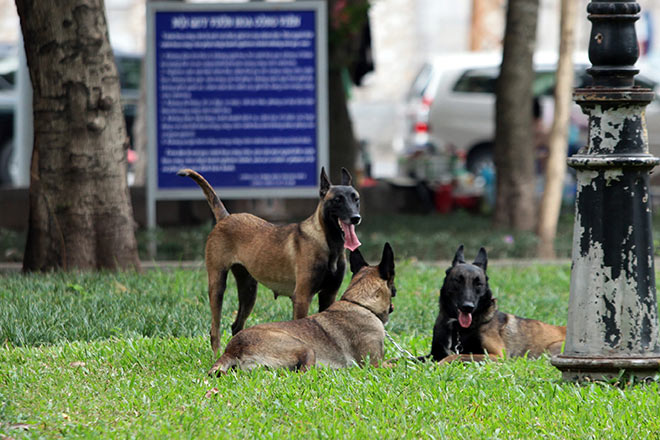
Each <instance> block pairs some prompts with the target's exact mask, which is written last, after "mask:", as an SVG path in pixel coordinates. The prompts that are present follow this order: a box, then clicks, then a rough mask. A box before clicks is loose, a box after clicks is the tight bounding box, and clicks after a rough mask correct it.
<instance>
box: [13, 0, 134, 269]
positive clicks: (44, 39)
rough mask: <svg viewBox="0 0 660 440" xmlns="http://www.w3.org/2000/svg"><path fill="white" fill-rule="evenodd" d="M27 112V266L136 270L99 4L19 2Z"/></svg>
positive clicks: (122, 146) (111, 66) (89, 0)
mask: <svg viewBox="0 0 660 440" xmlns="http://www.w3.org/2000/svg"><path fill="white" fill-rule="evenodd" d="M16 6H17V9H18V14H19V17H20V23H21V29H22V32H23V36H24V42H25V52H26V56H27V62H28V67H29V71H30V79H31V82H32V88H33V90H34V94H33V109H34V110H33V111H34V146H33V153H32V165H31V175H30V195H29V198H30V202H29V203H30V215H29V225H28V239H27V244H26V250H25V257H24V260H23V269H24V270H25V271H34V270H50V269H56V268H63V269H65V270H66V269H74V268H77V269H100V268H111V269H117V268H130V267H135V268H139V260H138V254H137V243H136V240H135V230H134V228H135V226H134V221H133V212H132V208H131V203H130V194H129V191H128V185H127V182H126V149H127V146H128V137H127V135H126V127H125V122H124V118H123V116H122V109H121V102H120V86H119V75H118V74H117V68H116V66H115V63H114V56H113V53H112V49H111V47H110V43H109V38H108V29H107V23H106V18H105V6H104V3H103V0H60V1H58V2H45V1H44V2H41V1H40V2H33V1H28V0H16Z"/></svg>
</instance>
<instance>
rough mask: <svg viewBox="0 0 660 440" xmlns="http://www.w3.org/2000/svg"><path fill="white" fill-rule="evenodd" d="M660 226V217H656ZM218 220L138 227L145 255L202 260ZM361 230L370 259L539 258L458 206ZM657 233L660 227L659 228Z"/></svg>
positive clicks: (2, 236)
mask: <svg viewBox="0 0 660 440" xmlns="http://www.w3.org/2000/svg"><path fill="white" fill-rule="evenodd" d="M655 224H656V229H660V217H656V220H655ZM212 227H213V224H212V223H210V222H208V223H206V224H204V225H201V226H195V227H190V226H185V227H177V228H159V229H157V230H156V231H155V232H152V233H150V232H147V231H145V230H140V231H138V235H137V237H138V246H139V252H140V258H141V259H142V260H143V261H145V260H150V259H151V258H150V257H149V253H148V244H149V240H150V239H154V240H155V241H156V243H157V244H158V246H157V248H158V251H157V255H156V260H159V261H163V260H170V261H172V260H174V261H202V260H203V258H204V245H205V243H206V237H207V235H208V233H209V232H210V231H211V228H212ZM572 230H573V216H572V213H571V214H570V215H568V214H566V215H563V216H562V218H561V221H560V224H559V232H558V236H557V241H556V247H557V251H558V256H559V257H562V258H568V257H570V254H571V240H572ZM357 233H358V236H359V238H360V240H361V241H362V247H361V248H360V249H361V251H362V253H363V254H364V255H365V257H366V258H367V259H377V258H380V253H381V252H382V249H383V243H385V242H386V241H389V242H390V244H391V245H392V247H393V249H394V252H395V255H396V257H397V259H399V258H416V259H419V260H423V261H434V260H448V259H451V258H452V257H453V255H454V252H455V251H456V248H457V247H458V245H460V244H464V245H465V248H466V255H468V256H471V255H476V252H477V251H478V250H479V247H481V246H484V247H485V248H486V250H487V251H488V253H489V257H490V258H492V259H501V258H527V259H528V258H533V257H534V256H535V255H536V236H535V235H534V234H533V233H529V232H528V233H520V232H518V233H516V232H512V231H508V230H500V229H493V227H492V225H491V220H490V217H488V216H485V215H472V214H468V213H466V212H462V211H458V212H453V213H450V214H431V215H404V214H392V215H380V216H368V217H366V216H365V218H364V220H363V222H362V224H361V225H360V226H358V228H357ZM656 236H660V235H658V233H656ZM24 243H25V233H18V232H14V231H9V230H2V229H0V261H3V262H12V261H13V262H20V261H21V260H22V257H23V251H24V246H25V244H24ZM656 247H657V246H656Z"/></svg>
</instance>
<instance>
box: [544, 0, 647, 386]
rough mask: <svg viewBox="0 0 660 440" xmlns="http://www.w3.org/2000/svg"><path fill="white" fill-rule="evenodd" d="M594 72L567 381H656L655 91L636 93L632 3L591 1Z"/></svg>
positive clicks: (583, 92)
mask: <svg viewBox="0 0 660 440" xmlns="http://www.w3.org/2000/svg"><path fill="white" fill-rule="evenodd" d="M587 11H588V12H589V20H590V21H591V22H592V24H593V26H592V32H591V42H590V45H589V58H590V60H591V62H592V63H593V66H592V67H591V68H590V69H589V70H588V72H589V73H590V74H591V75H592V77H593V79H594V85H593V86H591V87H586V88H584V89H578V90H576V91H575V94H574V98H575V100H576V102H577V103H578V104H579V105H580V106H581V107H582V111H583V112H584V113H586V114H587V115H588V116H589V145H587V146H586V148H583V149H582V150H581V151H580V152H579V153H578V154H576V155H574V156H572V157H571V158H569V160H568V164H569V165H570V166H571V167H573V168H575V169H576V170H577V180H578V183H577V196H576V201H575V210H576V214H575V226H574V230H573V264H572V271H571V293H570V300H569V310H568V321H567V334H566V344H565V348H564V353H563V354H561V355H559V356H554V357H553V358H552V364H553V365H554V366H556V367H557V368H559V369H560V370H562V373H563V378H564V379H565V380H585V379H587V378H588V379H610V378H614V377H618V376H619V374H620V373H621V371H622V370H623V371H625V373H624V374H626V375H635V376H643V377H650V376H651V377H656V375H657V373H658V368H659V367H660V347H659V346H658V307H657V300H656V291H655V270H654V264H653V239H652V235H651V205H650V201H649V188H648V187H649V172H650V171H651V169H652V168H653V167H654V166H655V165H657V164H658V163H659V162H660V159H657V158H655V157H653V156H651V155H650V154H649V152H648V134H647V130H646V118H645V113H644V112H645V108H646V105H647V104H648V103H649V102H651V100H652V99H653V93H652V92H651V91H650V90H648V89H642V88H639V87H635V86H634V75H636V74H637V72H638V71H637V70H636V69H635V68H634V64H635V62H636V61H637V57H638V54H639V50H638V47H637V38H636V35H635V29H634V22H635V20H637V19H638V18H639V12H640V7H639V5H638V4H637V3H636V2H634V1H616V0H614V1H602V0H601V1H598V0H592V2H591V3H590V4H589V6H588V7H587Z"/></svg>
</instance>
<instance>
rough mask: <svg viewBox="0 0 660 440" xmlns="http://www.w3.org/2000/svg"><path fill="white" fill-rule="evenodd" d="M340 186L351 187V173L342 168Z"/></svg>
mask: <svg viewBox="0 0 660 440" xmlns="http://www.w3.org/2000/svg"><path fill="white" fill-rule="evenodd" d="M341 184H342V185H346V186H351V185H353V177H351V173H349V172H348V170H347V169H346V168H344V167H341Z"/></svg>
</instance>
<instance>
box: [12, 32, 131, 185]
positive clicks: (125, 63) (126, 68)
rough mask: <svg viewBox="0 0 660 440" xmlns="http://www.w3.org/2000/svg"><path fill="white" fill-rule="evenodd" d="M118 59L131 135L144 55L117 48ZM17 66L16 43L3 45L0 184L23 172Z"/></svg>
mask: <svg viewBox="0 0 660 440" xmlns="http://www.w3.org/2000/svg"><path fill="white" fill-rule="evenodd" d="M115 62H116V63H117V70H118V71H119V80H120V83H121V101H122V106H123V110H124V118H125V119H126V128H127V130H128V132H129V136H130V132H131V128H132V126H133V120H134V119H135V116H136V112H137V103H138V99H139V96H140V75H141V74H140V72H141V68H142V56H141V55H140V54H136V53H129V52H123V51H115ZM17 70H18V55H17V49H16V46H9V45H0V185H8V184H12V182H14V181H15V174H16V173H18V172H20V170H17V169H16V168H17V167H16V166H15V165H14V164H13V161H12V159H13V152H14V111H15V106H16V99H17V96H16V90H15V84H16V72H17Z"/></svg>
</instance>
